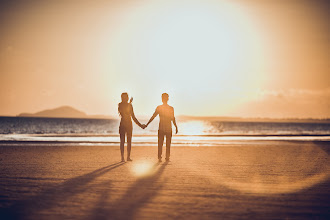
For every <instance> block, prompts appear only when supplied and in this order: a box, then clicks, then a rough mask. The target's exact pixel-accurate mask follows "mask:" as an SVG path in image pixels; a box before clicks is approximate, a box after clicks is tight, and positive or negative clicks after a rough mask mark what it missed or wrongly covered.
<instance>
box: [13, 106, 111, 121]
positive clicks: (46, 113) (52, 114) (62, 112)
mask: <svg viewBox="0 0 330 220" xmlns="http://www.w3.org/2000/svg"><path fill="white" fill-rule="evenodd" d="M17 117H40V118H110V116H106V115H87V114H86V113H85V112H82V111H79V110H77V109H75V108H73V107H71V106H61V107H58V108H54V109H47V110H43V111H40V112H36V113H21V114H19V115H17Z"/></svg>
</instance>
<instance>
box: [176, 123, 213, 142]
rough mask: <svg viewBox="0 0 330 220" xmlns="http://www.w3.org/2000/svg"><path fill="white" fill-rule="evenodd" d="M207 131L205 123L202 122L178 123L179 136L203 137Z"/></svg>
mask: <svg viewBox="0 0 330 220" xmlns="http://www.w3.org/2000/svg"><path fill="white" fill-rule="evenodd" d="M208 129H209V127H208V126H207V124H206V122H203V121H187V122H181V123H180V134H181V135H203V134H206V133H207V131H208ZM190 138H192V137H190Z"/></svg>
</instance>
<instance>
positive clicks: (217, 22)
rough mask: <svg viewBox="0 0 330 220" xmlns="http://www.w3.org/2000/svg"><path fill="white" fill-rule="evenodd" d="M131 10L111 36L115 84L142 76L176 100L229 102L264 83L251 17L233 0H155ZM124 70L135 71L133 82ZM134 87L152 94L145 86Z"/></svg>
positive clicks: (133, 87)
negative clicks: (170, 92)
mask: <svg viewBox="0 0 330 220" xmlns="http://www.w3.org/2000/svg"><path fill="white" fill-rule="evenodd" d="M129 13H130V14H129V16H128V17H130V18H131V19H127V18H126V19H124V21H122V23H121V24H120V29H119V30H118V31H117V32H116V33H117V37H116V38H115V39H114V42H115V43H114V48H113V50H115V51H116V52H118V53H119V56H118V54H117V56H116V57H114V62H113V63H114V64H115V65H116V67H115V69H116V70H117V71H118V72H121V73H123V74H122V76H121V77H122V81H124V82H125V83H123V84H122V85H119V86H122V87H123V88H127V87H129V88H131V89H132V90H134V89H135V88H138V86H137V82H139V80H140V79H145V80H147V81H148V88H150V89H152V90H153V91H156V92H158V91H159V92H160V91H173V92H175V93H176V94H179V95H180V97H182V98H181V100H178V102H181V101H183V100H182V99H183V98H184V99H185V101H186V102H187V101H194V100H198V101H200V102H201V103H202V102H203V100H205V101H211V97H213V96H217V99H218V100H220V101H226V102H227V105H226V107H225V108H227V107H228V108H229V106H231V103H233V102H235V103H237V102H239V101H244V100H246V99H248V95H249V94H250V93H251V92H254V90H255V89H256V88H258V87H259V86H260V85H261V84H262V82H263V80H264V78H263V71H262V68H263V67H262V63H264V62H263V59H264V58H263V55H262V49H261V48H262V45H261V41H260V39H259V37H258V35H257V34H256V33H258V32H257V31H256V30H255V27H254V26H253V25H252V22H251V19H249V17H248V16H247V15H246V14H245V13H244V11H243V10H241V9H240V8H239V7H238V6H237V5H235V4H233V3H229V2H222V1H218V2H214V1H193V2H191V1H189V4H188V2H186V1H180V2H177V1H161V2H158V1H157V2H150V3H149V4H148V5H147V6H145V7H141V8H139V9H136V8H135V9H134V10H132V11H129ZM126 16H127V15H126ZM127 63H129V64H130V65H127ZM128 73H134V76H132V78H134V79H133V80H132V82H131V83H132V85H129V84H130V83H129V82H127V81H126V80H125V78H126V77H127V74H128ZM137 76H138V78H137ZM119 80H120V79H119ZM193 88H198V89H196V90H194V89H193ZM119 90H120V89H119ZM134 92H135V94H139V95H141V96H142V95H143V96H144V95H148V96H150V92H149V91H141V89H135V91H134ZM147 92H148V94H142V93H147ZM233 100H234V101H233ZM222 109H224V108H223V107H222ZM194 110H195V111H196V114H202V113H203V112H199V111H203V110H202V109H199V108H196V109H194ZM182 111H185V112H191V111H192V109H184V108H183V109H182ZM204 111H205V110H204ZM208 112H210V111H209V110H208ZM211 114H212V113H211ZM213 114H214V113H213Z"/></svg>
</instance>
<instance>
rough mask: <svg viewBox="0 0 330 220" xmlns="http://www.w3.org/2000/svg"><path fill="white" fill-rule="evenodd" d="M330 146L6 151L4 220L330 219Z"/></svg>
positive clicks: (0, 157)
mask: <svg viewBox="0 0 330 220" xmlns="http://www.w3.org/2000/svg"><path fill="white" fill-rule="evenodd" d="M329 151H330V144H329V143H328V142H318V143H316V142H285V141H277V142H276V141H272V142H270V141H259V142H255V143H250V144H246V143H244V144H243V143H242V144H225V145H223V146H220V147H172V149H171V155H172V156H171V162H169V163H166V162H162V163H158V162H157V158H156V155H157V148H156V147H150V146H142V147H141V146H138V147H134V146H133V149H132V159H133V162H126V163H121V162H120V161H119V159H120V151H119V147H113V146H93V145H91V146H70V145H64V146H47V145H40V144H37V145H29V146H27V145H24V144H10V146H1V143H0V173H1V175H0V201H1V202H0V219H327V218H328V217H329V216H330V211H329V207H330V185H329V183H330V181H329V176H330V170H329V156H328V155H329Z"/></svg>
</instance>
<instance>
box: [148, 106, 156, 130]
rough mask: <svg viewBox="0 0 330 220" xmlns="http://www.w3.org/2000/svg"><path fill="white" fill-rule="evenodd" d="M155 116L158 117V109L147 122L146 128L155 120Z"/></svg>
mask: <svg viewBox="0 0 330 220" xmlns="http://www.w3.org/2000/svg"><path fill="white" fill-rule="evenodd" d="M157 115H158V108H156V111H155V113H154V114H153V115H152V116H151V118H150V119H149V121H148V123H147V124H146V126H148V125H149V124H150V123H151V122H152V120H154V119H155V118H156V116H157Z"/></svg>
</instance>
